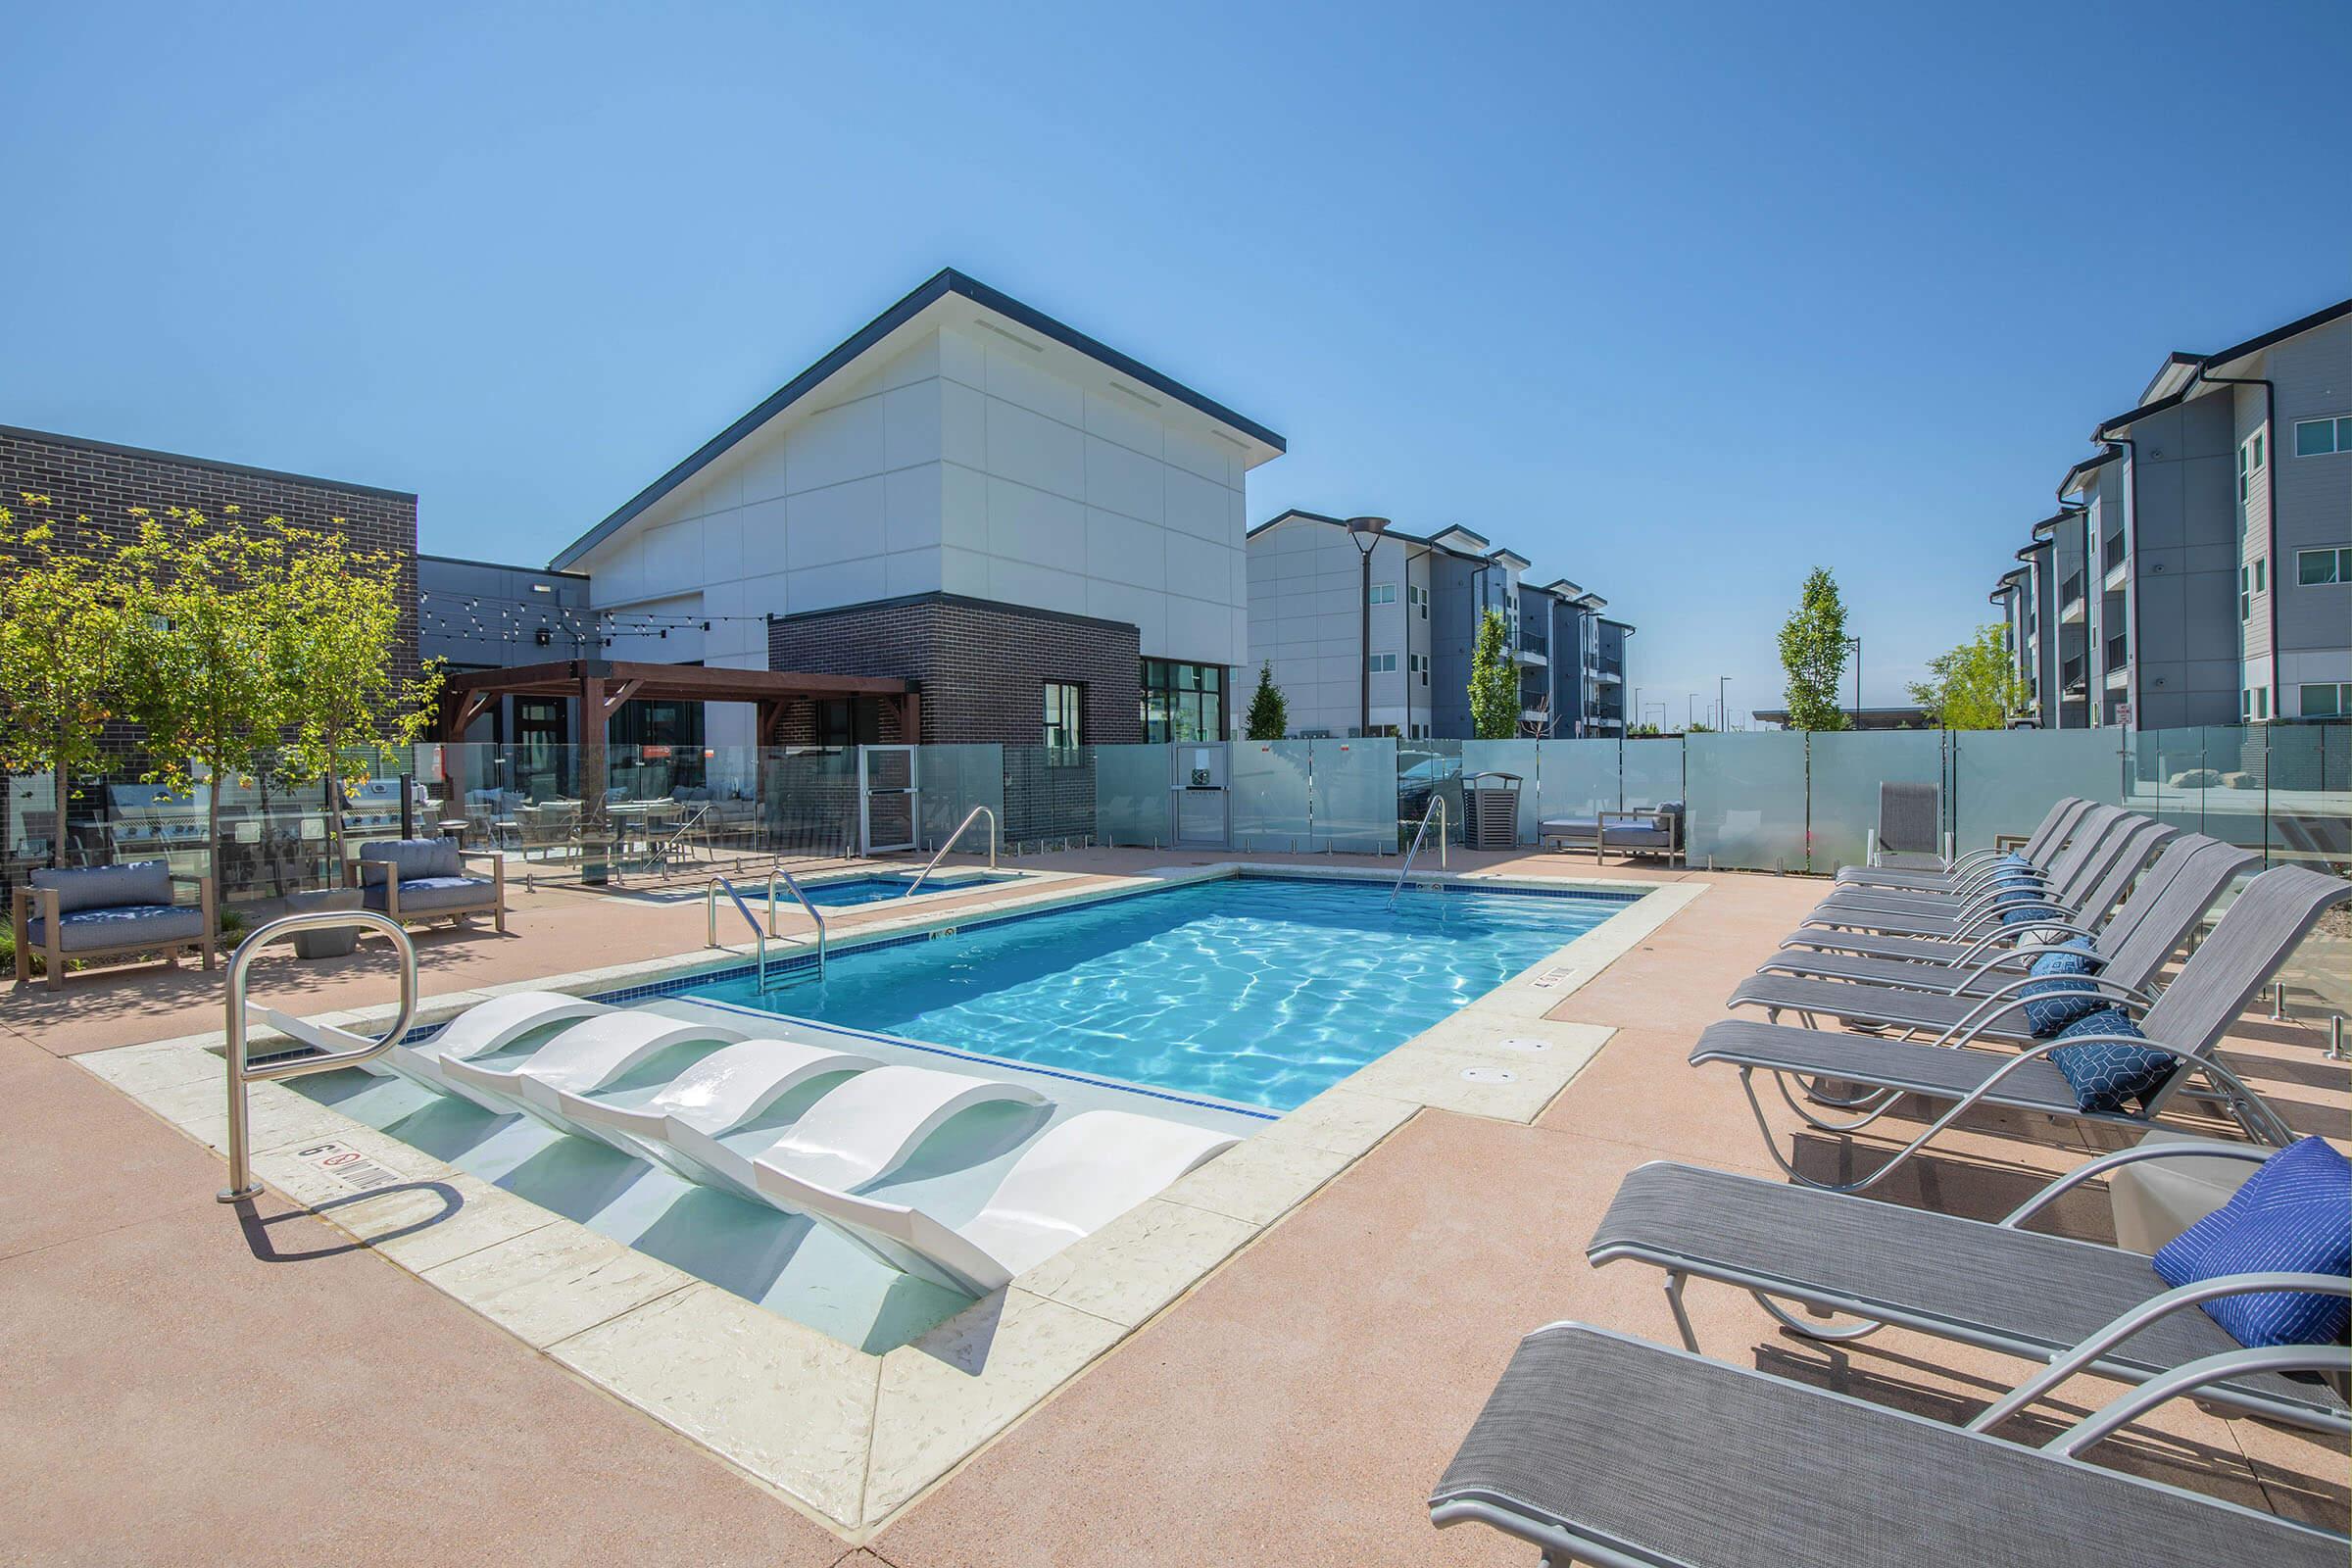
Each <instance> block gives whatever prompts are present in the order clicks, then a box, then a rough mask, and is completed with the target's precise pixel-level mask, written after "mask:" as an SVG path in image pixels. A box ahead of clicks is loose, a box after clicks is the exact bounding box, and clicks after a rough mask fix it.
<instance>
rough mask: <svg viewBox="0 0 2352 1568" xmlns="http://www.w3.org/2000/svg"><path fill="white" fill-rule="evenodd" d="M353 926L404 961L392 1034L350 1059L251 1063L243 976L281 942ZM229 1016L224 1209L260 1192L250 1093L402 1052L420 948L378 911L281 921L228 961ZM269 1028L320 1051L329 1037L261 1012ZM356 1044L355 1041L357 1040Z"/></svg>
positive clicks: (330, 912)
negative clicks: (252, 1086)
mask: <svg viewBox="0 0 2352 1568" xmlns="http://www.w3.org/2000/svg"><path fill="white" fill-rule="evenodd" d="M347 926H361V927H364V928H367V929H370V930H375V931H381V932H382V933H383V934H384V935H386V936H388V937H390V938H391V939H392V947H393V950H394V951H395V952H396V953H398V954H399V955H400V1013H399V1016H397V1017H395V1018H394V1019H393V1020H392V1026H391V1027H390V1028H389V1029H386V1030H385V1031H384V1032H383V1034H382V1035H381V1036H379V1037H378V1038H376V1039H375V1040H372V1041H369V1042H368V1043H367V1044H365V1045H363V1046H360V1047H357V1048H356V1049H354V1050H351V1051H330V1052H326V1053H323V1054H319V1055H315V1056H290V1057H288V1058H286V1059H284V1060H282V1061H268V1062H263V1063H262V1064H261V1065H259V1066H256V1065H254V1064H253V1063H252V1062H249V1061H247V1060H246V1059H245V1021H246V1020H245V1014H246V1002H245V971H246V970H248V969H250V968H251V967H253V960H254V959H255V958H256V957H257V956H260V954H261V951H262V949H263V948H265V947H267V946H269V944H270V943H272V942H275V941H276V940H277V939H278V938H279V937H282V936H291V935H292V934H293V933H295V932H297V931H333V930H338V929H341V928H343V927H347ZM227 991H228V1016H227V1018H226V1020H225V1023H226V1033H227V1036H228V1047H227V1052H226V1054H227V1057H228V1185H227V1186H226V1187H225V1188H223V1189H221V1192H220V1193H219V1194H217V1195H216V1196H217V1197H218V1198H219V1200H220V1201H221V1202H223V1203H235V1202H240V1201H244V1200H246V1199H249V1198H252V1197H254V1196H256V1195H257V1194H259V1193H260V1192H261V1190H262V1186H261V1183H259V1182H257V1181H255V1180H254V1179H253V1149H252V1143H251V1134H250V1131H249V1129H248V1127H247V1125H246V1116H245V1086H246V1085H247V1084H248V1083H251V1082H252V1081H253V1080H255V1079H257V1078H259V1079H264V1080H269V1079H273V1078H301V1077H304V1076H306V1075H308V1074H310V1073H315V1072H333V1071H334V1070H336V1069H337V1068H340V1067H356V1066H358V1065H359V1064H360V1063H362V1062H364V1061H373V1060H374V1059H375V1058H376V1057H378V1056H380V1055H382V1054H384V1053H385V1052H387V1051H390V1050H391V1049H392V1048H393V1047H394V1046H397V1045H399V1044H400V1041H401V1037H402V1036H403V1035H406V1034H407V1033H408V1032H409V1022H410V1020H411V1019H413V1018H415V1017H416V1016H417V948H416V944H414V943H412V942H411V941H410V940H409V934H408V932H406V931H404V930H402V929H401V926H400V922H399V921H397V920H393V919H391V918H389V917H387V916H385V915H381V914H378V913H376V912H375V911H374V910H372V909H312V910H309V911H306V912H304V913H301V914H285V915H280V916H278V917H277V918H276V919H274V920H271V921H270V922H269V923H268V924H266V925H263V926H261V927H259V928H258V929H256V930H255V931H254V933H253V935H251V936H249V937H247V938H246V939H245V940H244V941H242V942H240V943H238V944H237V951H236V952H235V953H234V954H232V955H231V956H230V957H229V960H228V985H227ZM255 1010H257V1011H259V1012H260V1013H261V1015H262V1019H263V1021H264V1022H266V1023H268V1024H270V1026H271V1027H273V1028H276V1029H278V1030H281V1031H283V1032H284V1033H285V1034H287V1035H289V1036H291V1037H292V1038H294V1039H297V1040H302V1041H305V1042H308V1043H310V1044H312V1045H317V1044H318V1043H319V1041H320V1040H321V1039H323V1038H325V1037H326V1036H327V1035H329V1034H341V1033H342V1031H341V1030H328V1029H326V1028H325V1026H323V1025H307V1024H305V1023H303V1022H302V1020H300V1019H298V1018H290V1017H288V1016H286V1015H285V1014H284V1013H281V1012H278V1011H276V1010H275V1009H274V1008H270V1007H261V1008H258V1009H255ZM355 1038H356V1037H355Z"/></svg>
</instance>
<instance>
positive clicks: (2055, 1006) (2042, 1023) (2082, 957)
mask: <svg viewBox="0 0 2352 1568" xmlns="http://www.w3.org/2000/svg"><path fill="white" fill-rule="evenodd" d="M2106 966H2107V960H2106V959H2104V958H2102V957H2100V956H2098V954H2097V953H2096V952H2094V951H2093V950H2092V948H2091V945H2090V944H2089V943H2087V942H2085V941H2083V940H2082V938H2081V937H2077V938H2076V939H2075V940H2074V941H2072V942H2069V943H2066V944H2065V945H2064V946H2062V947H2055V948H2052V949H2050V950H2049V951H2048V952H2047V953H2044V954H2043V955H2042V956H2040V957H2038V958H2035V959H2034V974H2035V975H2037V976H2043V977H2045V978H2040V979H2035V980H2034V981H2032V982H2030V983H2028V984H2026V985H2023V986H2020V987H2019V988H2018V992H2017V994H2018V995H2019V996H2021V997H2024V998H2026V999H2028V1000H2027V1002H2026V1027H2027V1028H2028V1029H2029V1030H2031V1031H2033V1035H2034V1039H2036V1040H2047V1039H2049V1038H2050V1036H2052V1035H2054V1034H2056V1033H2057V1032H2058V1031H2059V1030H2061V1029H2063V1028H2065V1027H2066V1026H2067V1025H2068V1024H2070V1023H2074V1022H2075V1021H2077V1020H2078V1019H2082V1018H2087V1017H2089V1016H2090V1015H2091V1014H2092V1013H2094V1012H2104V1011H2106V1010H2107V1007H2108V1005H2109V1004H2108V1003H2107V1002H2106V1000H2105V999H2104V998H2101V997H2097V996H2089V995H2084V994H2082V991H2081V990H2080V989H2079V988H2077V987H2072V986H2069V985H2068V983H2067V982H2066V981H2065V980H2064V979H2063V978H2059V977H2061V976H2065V975H2079V974H2097V973H2098V972H2099V971H2100V970H2101V969H2104V968H2105V967H2106ZM2069 990H2072V991H2075V992H2076V994H2075V995H2073V996H2058V995H2055V993H2058V992H2062V991H2069ZM2037 997H2038V998H2042V999H2044V1000H2041V1001H2034V1000H2033V999H2034V998H2037Z"/></svg>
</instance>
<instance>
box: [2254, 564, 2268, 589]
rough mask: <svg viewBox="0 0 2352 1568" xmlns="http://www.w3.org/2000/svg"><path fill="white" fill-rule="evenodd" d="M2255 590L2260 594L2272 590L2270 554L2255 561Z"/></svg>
mask: <svg viewBox="0 0 2352 1568" xmlns="http://www.w3.org/2000/svg"><path fill="white" fill-rule="evenodd" d="M2254 591H2255V592H2256V593H2258V594H2267V593H2269V592H2270V591H2271V558H2270V557H2268V556H2264V557H2262V558H2261V559H2259V560H2258V561H2256V562H2255V563H2254Z"/></svg>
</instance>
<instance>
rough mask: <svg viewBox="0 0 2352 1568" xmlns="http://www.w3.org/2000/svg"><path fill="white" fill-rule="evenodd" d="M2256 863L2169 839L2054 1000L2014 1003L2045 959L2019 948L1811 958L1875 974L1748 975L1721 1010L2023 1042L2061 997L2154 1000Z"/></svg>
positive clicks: (2192, 840) (2250, 855)
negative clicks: (2030, 1009) (2164, 973)
mask: <svg viewBox="0 0 2352 1568" xmlns="http://www.w3.org/2000/svg"><path fill="white" fill-rule="evenodd" d="M2261 863H2262V857H2261V856H2259V855H2257V854H2255V853H2254V852H2253V851H2251V850H2240V849H2237V848H2236V847H2234V846H2232V845H2228V844H2224V843H2222V842H2221V841H2220V840H2218V839H2209V838H2206V837H2204V836H2203V835H2202V834H2197V835H2192V836H2190V837H2187V838H2182V839H2176V840H2175V841H2174V842H2173V843H2172V844H2171V845H2169V846H2168V847H2167V848H2166V850H2165V852H2164V854H2163V855H2162V856H2161V857H2159V858H2158V859H2157V862H2156V864H2154V865H2153V866H2150V867H2149V868H2148V871H2147V874H2146V875H2144V876H2142V877H2141V878H2140V879H2139V886H2138V887H2137V888H2135V889H2134V890H2133V891H2132V894H2131V897H2130V898H2129V899H2126V900H2125V901H2124V907H2123V908H2121V909H2118V910H2117V911H2116V913H2115V917H2114V918H2113V919H2111V920H2109V921H2108V922H2107V923H2106V925H2105V926H2103V927H2101V928H2100V931H2099V934H2098V936H2097V937H2096V938H2094V939H2093V941H2092V943H2091V946H2092V947H2094V948H2095V949H2097V950H2098V955H2099V957H2100V958H2101V960H2102V966H2101V968H2100V970H2099V972H2098V973H2097V974H2095V975H2090V974H2085V975H2069V976H2067V977H2066V979H2065V985H2064V990H2063V991H2059V992H2046V993H2044V994H2043V996H2042V997H2041V998H2037V999H2030V998H2028V997H2026V996H2024V995H2022V994H2021V993H2022V992H2023V991H2024V989H2025V988H2026V987H2028V986H2031V985H2033V984H2034V983H2035V982H2034V976H2033V975H2032V974H2030V973H2027V972H2025V966H2026V965H2028V964H2031V963H2032V961H2033V959H2034V957H2035V956H2038V955H2040V954H2042V953H2045V952H2047V951H2048V950H2047V949H2044V948H2027V949H2023V950H2018V949H2007V950H2001V951H1998V952H1995V953H1994V954H1993V955H1992V956H1989V957H1986V958H1982V959H1980V960H1978V961H1977V962H1975V963H1973V964H1969V965H1965V966H1964V965H1957V964H1955V965H1943V966H1931V965H1923V964H1916V963H1900V962H1890V961H1888V960H1887V959H1884V958H1864V957H1857V956H1850V955H1840V954H1820V955H1815V956H1818V957H1821V958H1824V959H1836V960H1838V961H1839V962H1840V963H1842V964H1843V965H1847V966H1860V965H1876V966H1878V969H1879V970H1880V971H1881V972H1880V973H1877V974H1873V973H1871V972H1869V971H1862V972H1856V969H1855V968H1854V967H1847V968H1845V969H1843V970H1842V971H1841V972H1838V973H1836V974H1834V975H1830V976H1821V975H1790V974H1755V975H1750V976H1749V977H1748V978H1747V979H1745V980H1742V981H1740V984H1739V986H1738V987H1737V988H1735V989H1734V990H1733V992H1732V995H1731V1001H1730V1003H1729V1004H1728V1005H1731V1006H1734V1007H1762V1008H1764V1009H1765V1016H1766V1017H1767V1018H1770V1019H1774V1020H1777V1019H1778V1018H1779V1017H1780V1015H1781V1014H1782V1013H1783V1012H1794V1013H1797V1014H1798V1015H1800V1016H1801V1017H1803V1018H1804V1020H1805V1022H1806V1023H1807V1024H1808V1025H1810V1024H1811V1023H1812V1022H1813V1020H1814V1019H1815V1018H1816V1017H1817V1016H1828V1017H1832V1018H1838V1019H1842V1020H1843V1021H1845V1022H1847V1023H1849V1024H1862V1025H1866V1026H1868V1027H1870V1028H1874V1029H1908V1030H1920V1031H1947V1032H1948V1031H1957V1030H1960V1029H1962V1028H1965V1027H1967V1026H1969V1025H1971V1024H1974V1025H1978V1026H1980V1027H1978V1028H1977V1029H1975V1030H1974V1031H1973V1032H1972V1038H1973V1039H1978V1040H1984V1039H1991V1040H2005V1041H2024V1040H2031V1039H2033V1038H2034V1035H2033V1031H2032V1030H2031V1029H2030V1028H2029V1027H2028V1025H2027V1019H2026V1008H2027V1006H2028V1005H2029V1004H2030V1002H2031V1001H2034V1000H2048V999H2049V998H2051V997H2055V996H2063V995H2066V994H2069V993H2078V994H2082V995H2086V996H2106V997H2117V998H2128V999H2130V1000H2131V1001H2134V1002H2138V1003H2141V1004H2146V1003H2148V1002H2150V1001H2152V1000H2154V999H2153V990H2154V987H2155V983H2156V976H2157V974H2158V973H2159V972H2160V971H2161V970H2162V969H2163V968H2164V966H2165V964H2166V963H2168V962H2170V961H2171V959H2172V956H2173V955H2174V954H2176V953H2178V952H2179V951H2180V945H2181V944H2182V943H2183V942H2185V941H2187V940H2188V934H2189V932H2191V931H2193V930H2194V929H2196V926H2197V923H2198V922H2199V921H2201V920H2203V919H2204V918H2205V911H2206V910H2207V909H2208V908H2211V907H2213V901H2214V900H2215V899H2218V898H2220V897H2221V896H2222V892H2223V890H2224V889H2225V888H2227V887H2229V884H2230V883H2232V882H2234V881H2236V880H2237V877H2238V874H2239V873H2240V872H2242V871H2244V870H2246V869H2248V868H2249V867H2252V866H2258V865H2260V864H2261ZM2280 956H2281V957H2282V958H2283V957H2284V955H2280ZM2004 963H2005V964H2007V965H2008V966H2009V967H2008V969H2007V971H2006V972H2000V971H1999V970H1997V969H1996V965H2001V964H2004ZM1923 970H1924V971H1925V972H1924V973H1923ZM1887 971H1896V972H1892V973H1888V972H1887ZM1931 987H1932V988H1934V989H1932V990H1931V989H1930V988H1931Z"/></svg>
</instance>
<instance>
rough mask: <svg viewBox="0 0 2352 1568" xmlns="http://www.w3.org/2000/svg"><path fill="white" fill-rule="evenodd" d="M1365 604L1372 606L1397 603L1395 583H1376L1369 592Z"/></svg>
mask: <svg viewBox="0 0 2352 1568" xmlns="http://www.w3.org/2000/svg"><path fill="white" fill-rule="evenodd" d="M1364 602H1365V603H1366V604H1371V605H1393V604H1395V603H1396V602H1397V585H1396V584H1395V583H1393V582H1376V583H1374V584H1373V585H1372V586H1371V588H1370V590H1368V593H1367V597H1366V598H1365V601H1364Z"/></svg>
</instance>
